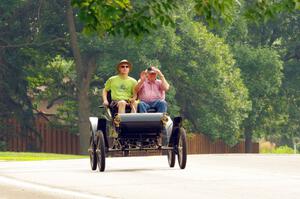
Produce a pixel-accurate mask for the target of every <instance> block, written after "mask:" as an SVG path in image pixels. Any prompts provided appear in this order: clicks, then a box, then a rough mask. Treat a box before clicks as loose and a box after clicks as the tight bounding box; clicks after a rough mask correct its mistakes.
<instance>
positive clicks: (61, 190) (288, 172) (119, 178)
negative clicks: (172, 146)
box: [0, 154, 300, 199]
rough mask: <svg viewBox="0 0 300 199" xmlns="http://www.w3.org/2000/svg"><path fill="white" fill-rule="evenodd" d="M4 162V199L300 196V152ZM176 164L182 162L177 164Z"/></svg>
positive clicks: (0, 174) (0, 171) (0, 178)
mask: <svg viewBox="0 0 300 199" xmlns="http://www.w3.org/2000/svg"><path fill="white" fill-rule="evenodd" d="M106 160H107V167H106V171H105V172H104V173H100V172H98V171H96V172H95V171H91V170H90V168H89V160H88V159H80V160H62V161H37V162H0V198H1V199H11V198H12V199H14V198H27V197H28V198H31V199H35V198H44V199H52V198H55V199H57V198H61V199H70V198H76V199H77V198H78V199H84V198H99V199H101V198H117V199H119V198H126V199H127V198H130V199H134V198H137V199H144V198H145V199H148V198H149V199H150V198H151V199H152V198H154V199H160V198H162V199H167V198H182V199H183V198H184V199H186V198H193V199H194V198H195V199H198V198H218V199H224V198H225V199H227V198H228V199H235V198H239V199H240V198H243V199H244V198H249V199H250V198H251V199H254V198H255V199H260V198H261V199H268V198H270V199H271V198H272V199H276V198H278V199H279V198H280V199H282V198H289V199H293V198H295V199H296V198H297V199H299V198H300V155H257V154H256V155H253V154H250V155H245V154H244V155H241V154H229V155H228V154H227V155H189V156H188V162H187V167H186V169H185V170H180V169H179V167H178V165H176V166H175V168H169V167H168V163H167V160H166V157H165V156H152V157H126V158H107V159H106ZM176 164H177V162H176Z"/></svg>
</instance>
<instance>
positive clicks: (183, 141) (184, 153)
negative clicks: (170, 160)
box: [177, 127, 187, 169]
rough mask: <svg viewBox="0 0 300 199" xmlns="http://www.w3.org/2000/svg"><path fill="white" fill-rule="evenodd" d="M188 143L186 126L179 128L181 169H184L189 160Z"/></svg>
mask: <svg viewBox="0 0 300 199" xmlns="http://www.w3.org/2000/svg"><path fill="white" fill-rule="evenodd" d="M186 147H187V144H186V132H185V129H184V128H182V127H181V128H180V129H179V134H178V145H177V149H178V164H179V167H180V169H184V168H185V166H186V161H187V148H186Z"/></svg>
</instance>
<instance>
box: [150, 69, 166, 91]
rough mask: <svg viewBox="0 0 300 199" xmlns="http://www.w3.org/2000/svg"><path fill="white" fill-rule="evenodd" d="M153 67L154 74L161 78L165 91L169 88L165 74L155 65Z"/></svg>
mask: <svg viewBox="0 0 300 199" xmlns="http://www.w3.org/2000/svg"><path fill="white" fill-rule="evenodd" d="M153 68H154V70H155V71H156V74H157V75H158V76H159V78H160V80H161V87H162V89H163V90H165V91H167V90H169V88H170V85H169V83H168V82H167V80H166V78H165V76H164V75H163V74H162V72H161V71H160V70H159V69H158V68H156V67H153Z"/></svg>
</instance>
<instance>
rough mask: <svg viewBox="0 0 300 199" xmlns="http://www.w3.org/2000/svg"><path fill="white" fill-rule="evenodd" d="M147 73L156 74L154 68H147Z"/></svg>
mask: <svg viewBox="0 0 300 199" xmlns="http://www.w3.org/2000/svg"><path fill="white" fill-rule="evenodd" d="M147 73H156V72H155V71H154V70H153V68H152V67H149V68H147Z"/></svg>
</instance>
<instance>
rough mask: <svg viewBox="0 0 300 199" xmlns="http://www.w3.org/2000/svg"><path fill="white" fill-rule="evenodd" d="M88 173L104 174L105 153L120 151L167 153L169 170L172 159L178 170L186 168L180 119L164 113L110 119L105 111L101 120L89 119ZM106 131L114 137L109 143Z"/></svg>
mask: <svg viewBox="0 0 300 199" xmlns="http://www.w3.org/2000/svg"><path fill="white" fill-rule="evenodd" d="M89 121H90V131H91V137H90V147H89V149H88V152H89V155H90V164H91V169H92V170H96V169H97V166H98V168H99V171H100V172H103V171H104V170H105V161H106V159H105V157H106V156H107V154H108V153H111V152H118V151H122V152H123V155H124V156H128V155H129V152H130V151H149V150H162V151H167V156H168V163H169V166H170V167H174V166H175V159H176V155H177V157H178V164H179V167H180V168H181V169H184V168H185V167H186V162H187V141H186V132H185V129H184V128H183V127H182V118H181V117H175V118H174V119H173V120H172V119H171V118H170V116H168V115H167V114H166V113H123V114H115V116H114V117H112V114H111V110H110V109H109V108H106V115H105V117H104V118H98V117H90V118H89ZM109 131H113V132H114V133H115V134H116V136H115V138H114V139H113V142H112V143H109V139H108V137H109V134H110V132H109Z"/></svg>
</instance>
